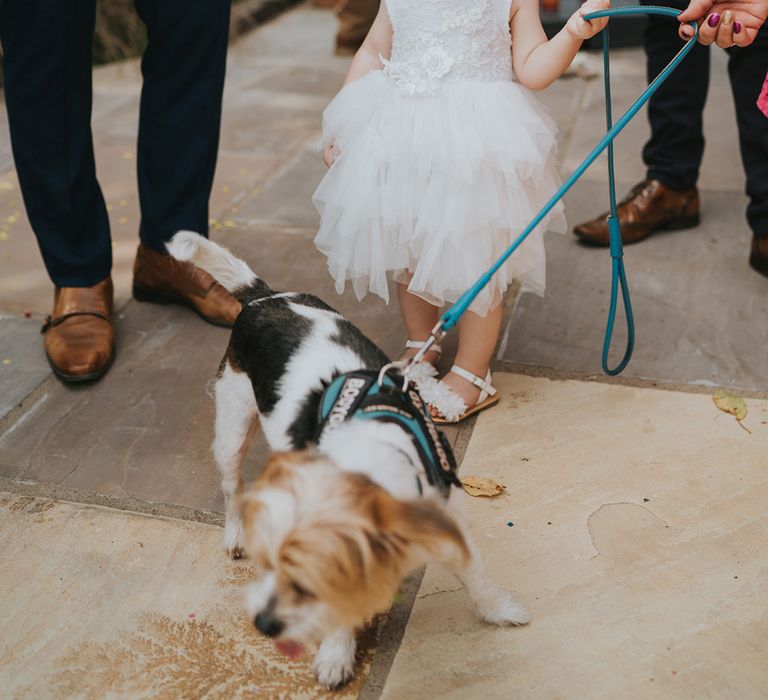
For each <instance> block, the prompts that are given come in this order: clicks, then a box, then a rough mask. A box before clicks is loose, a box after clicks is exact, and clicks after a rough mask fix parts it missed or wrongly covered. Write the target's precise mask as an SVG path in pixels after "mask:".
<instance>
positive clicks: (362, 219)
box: [313, 71, 565, 315]
mask: <svg viewBox="0 0 768 700" xmlns="http://www.w3.org/2000/svg"><path fill="white" fill-rule="evenodd" d="M556 131H557V129H556V127H555V124H554V122H553V121H552V119H551V118H550V117H549V115H548V113H547V111H546V109H545V108H544V107H543V106H542V105H541V104H540V103H539V102H538V101H537V100H536V99H535V98H534V97H533V96H532V95H531V93H530V92H529V91H528V90H527V89H526V88H524V87H522V86H521V85H519V84H517V83H513V82H503V83H502V82H493V83H481V82H465V83H448V84H446V85H444V89H442V90H441V91H440V93H438V94H434V95H408V94H403V93H402V92H401V91H399V90H398V89H397V88H396V87H395V85H394V84H393V83H392V82H391V81H390V80H389V79H388V78H387V77H385V76H384V75H383V74H382V72H381V71H373V72H371V73H369V74H368V75H366V76H365V77H364V78H361V79H360V80H357V81H354V82H352V83H350V84H348V85H347V86H346V87H345V88H344V89H343V90H342V91H341V92H340V93H339V94H338V95H337V96H336V98H335V99H334V100H333V102H331V104H330V105H329V106H328V107H327V109H326V110H325V113H324V118H323V143H324V144H328V143H335V144H336V147H337V148H338V151H339V155H338V158H337V159H336V162H335V163H334V164H333V166H332V167H331V168H330V170H329V171H328V173H327V174H326V175H325V177H324V178H323V180H322V182H321V183H320V185H319V186H318V188H317V190H316V192H315V194H314V198H313V200H314V203H315V206H316V207H317V209H318V211H319V212H320V215H321V223H320V230H319V232H318V234H317V237H316V238H315V243H316V244H317V247H318V248H319V249H320V250H321V251H322V252H323V253H324V254H325V255H326V256H327V258H328V269H329V271H330V273H331V275H332V276H333V278H334V279H335V280H336V288H337V291H339V293H341V292H342V291H343V290H344V286H345V283H346V281H347V280H349V281H350V282H351V284H352V286H353V288H354V290H355V293H356V294H357V297H358V298H359V299H361V298H362V297H364V296H365V295H366V294H367V293H368V292H369V291H370V292H373V293H375V294H378V295H379V296H380V297H382V298H383V299H385V300H386V301H389V291H388V286H387V273H393V274H394V276H395V279H396V280H397V281H399V282H403V283H407V284H408V286H409V289H410V291H411V292H413V293H414V294H417V295H419V296H421V297H422V298H424V299H426V300H427V301H429V302H430V303H433V304H435V305H437V306H442V305H444V304H445V303H449V302H453V301H456V299H457V298H458V297H459V296H460V295H461V294H462V293H463V292H464V291H465V290H466V289H467V288H469V287H470V286H471V285H472V284H473V283H474V282H475V281H476V280H477V279H478V277H479V276H480V275H481V274H482V273H483V272H484V271H485V270H487V269H488V268H489V267H490V266H491V264H492V263H493V262H494V261H495V260H496V259H497V258H498V257H499V256H500V255H501V254H502V252H503V251H504V250H505V249H506V248H507V247H508V246H509V244H510V243H511V242H512V241H513V240H514V239H515V238H517V236H518V235H519V234H520V232H521V231H522V230H523V229H524V228H525V227H526V226H527V225H528V224H529V222H530V221H531V220H532V219H533V217H534V216H535V215H536V214H537V213H538V211H539V210H540V208H541V207H542V206H543V204H544V203H545V202H546V201H547V200H549V199H550V197H551V196H552V195H553V194H554V192H555V190H556V189H557V187H558V186H559V185H560V181H559V179H558V175H557V170H556V164H555V160H554V158H555V151H556V136H555V135H556ZM545 230H554V231H558V232H564V231H565V220H564V217H563V215H562V206H561V205H558V206H557V207H556V208H555V209H554V210H553V211H552V213H551V214H550V215H549V217H548V218H547V219H546V220H545V221H543V222H542V224H541V225H540V226H539V227H537V229H536V230H535V231H534V232H533V233H532V234H531V235H530V236H529V237H528V238H527V239H526V241H525V243H523V245H522V246H520V248H519V249H518V250H517V251H516V252H515V253H514V254H513V255H512V257H511V258H510V260H509V261H508V262H507V263H506V264H505V266H504V267H503V268H502V269H501V270H500V271H499V272H498V273H497V274H496V276H495V277H494V279H493V281H492V282H491V284H490V285H489V286H488V287H487V288H486V289H485V290H484V292H483V293H482V294H481V295H480V296H479V297H478V298H477V300H476V301H475V302H474V304H473V305H472V307H471V309H472V310H473V311H475V312H476V313H478V314H480V315H485V314H487V313H488V311H489V310H490V309H492V308H494V307H495V306H496V305H497V304H498V303H499V302H500V301H501V299H502V295H503V294H504V292H505V291H506V289H507V287H508V286H509V284H510V283H511V282H512V281H513V280H515V279H516V280H519V281H520V282H521V283H522V285H523V287H524V288H525V289H528V290H530V291H533V292H536V293H539V294H542V293H543V292H544V287H545V255H544V242H543V238H542V236H543V232H544V231H545Z"/></svg>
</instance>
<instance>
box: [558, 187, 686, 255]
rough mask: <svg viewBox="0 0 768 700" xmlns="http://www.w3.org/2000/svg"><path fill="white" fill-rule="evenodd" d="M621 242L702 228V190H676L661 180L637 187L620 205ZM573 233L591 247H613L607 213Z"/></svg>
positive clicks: (580, 226)
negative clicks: (700, 199)
mask: <svg viewBox="0 0 768 700" xmlns="http://www.w3.org/2000/svg"><path fill="white" fill-rule="evenodd" d="M618 211H619V221H620V222H621V240H622V242H624V243H637V242H638V241H642V240H643V239H644V238H647V237H648V236H650V235H651V234H652V233H654V232H656V231H677V230H680V229H685V228H692V227H694V226H698V225H699V221H700V218H699V191H698V190H697V189H696V188H695V187H692V188H691V189H688V190H673V189H670V188H669V187H667V186H665V185H662V184H661V183H660V182H659V181H658V180H643V182H641V183H639V184H637V185H635V186H634V187H633V188H632V189H631V190H630V192H629V194H628V195H627V196H626V197H625V198H624V199H623V200H622V201H621V203H620V204H619V206H618ZM573 232H574V233H575V234H576V235H577V236H578V237H579V239H580V240H582V241H584V242H585V243H590V244H592V245H600V246H607V245H610V237H609V234H608V213H605V214H601V215H600V216H598V217H597V218H596V219H593V220H592V221H587V222H586V223H584V224H579V225H578V226H576V227H575V228H574V229H573Z"/></svg>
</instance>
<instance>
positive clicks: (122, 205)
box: [119, 199, 128, 207]
mask: <svg viewBox="0 0 768 700" xmlns="http://www.w3.org/2000/svg"><path fill="white" fill-rule="evenodd" d="M119 204H120V206H121V207H127V206H128V200H127V199H121V200H120V202H119Z"/></svg>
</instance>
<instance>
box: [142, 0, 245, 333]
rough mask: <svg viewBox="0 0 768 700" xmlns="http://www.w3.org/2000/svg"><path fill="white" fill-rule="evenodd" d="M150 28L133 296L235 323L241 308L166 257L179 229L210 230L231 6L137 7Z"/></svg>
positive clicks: (156, 0) (199, 2)
mask: <svg viewBox="0 0 768 700" xmlns="http://www.w3.org/2000/svg"><path fill="white" fill-rule="evenodd" d="M136 9H137V10H138V12H139V15H140V16H141V18H142V20H143V21H144V22H145V23H146V25H147V35H148V44H147V49H146V51H145V53H144V58H143V60H142V64H141V69H142V74H143V76H144V88H143V90H142V94H141V116H140V119H141V121H140V124H139V144H138V159H137V167H138V179H139V197H140V201H141V229H140V237H141V246H140V247H139V252H138V255H137V259H136V267H135V269H134V295H135V296H136V298H137V299H140V300H142V301H156V302H176V303H182V304H185V305H187V306H192V307H193V308H194V309H195V310H196V311H197V312H198V313H199V314H200V315H202V316H203V317H204V318H205V319H206V320H208V321H211V322H214V323H217V324H220V325H231V323H232V322H233V321H234V318H235V316H236V315H237V313H239V310H240V306H239V304H238V303H237V302H236V301H235V300H234V298H232V297H231V296H229V295H228V294H227V293H226V292H225V290H224V289H223V288H222V287H220V286H219V285H214V284H213V280H212V279H211V278H210V277H209V276H208V275H207V274H206V273H203V272H202V271H196V270H193V269H191V266H188V267H189V268H190V269H186V267H185V265H184V264H182V263H173V262H172V261H171V259H170V257H169V256H168V255H166V254H165V243H166V242H167V241H168V240H170V238H171V237H172V236H173V234H174V233H175V232H176V231H179V230H183V229H186V230H190V231H196V232H198V233H201V234H203V235H207V233H208V199H209V197H210V194H211V186H212V184H213V176H214V172H215V170H216V156H217V152H218V146H219V129H220V125H221V102H222V93H223V90H224V72H225V68H226V60H227V44H228V39H229V14H230V0H195V2H193V3H190V2H189V1H188V0H136Z"/></svg>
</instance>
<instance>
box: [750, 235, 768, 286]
mask: <svg viewBox="0 0 768 700" xmlns="http://www.w3.org/2000/svg"><path fill="white" fill-rule="evenodd" d="M749 264H750V265H751V266H752V268H753V269H755V270H757V271H758V272H759V273H760V274H761V275H765V276H766V277H768V236H760V237H759V238H758V237H757V236H752V250H751V251H750V254H749Z"/></svg>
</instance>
